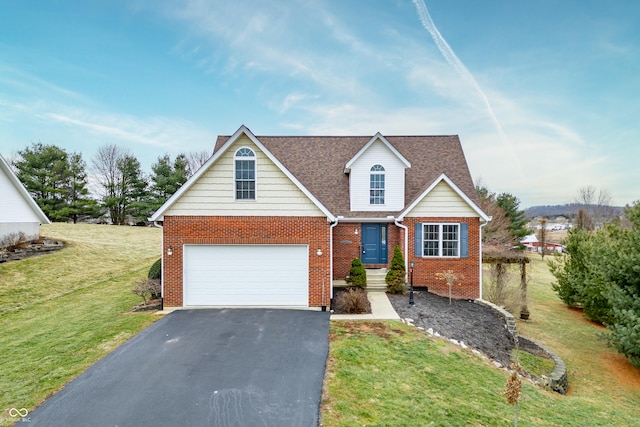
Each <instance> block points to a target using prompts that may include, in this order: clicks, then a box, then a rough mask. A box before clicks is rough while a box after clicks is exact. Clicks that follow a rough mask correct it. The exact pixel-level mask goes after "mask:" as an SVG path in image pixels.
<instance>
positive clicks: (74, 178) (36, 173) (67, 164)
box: [14, 142, 97, 222]
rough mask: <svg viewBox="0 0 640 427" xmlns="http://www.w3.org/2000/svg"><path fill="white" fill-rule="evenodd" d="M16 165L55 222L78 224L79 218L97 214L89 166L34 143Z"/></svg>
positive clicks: (29, 187) (22, 178)
mask: <svg viewBox="0 0 640 427" xmlns="http://www.w3.org/2000/svg"><path fill="white" fill-rule="evenodd" d="M18 154H19V156H20V157H19V159H18V160H16V161H15V162H14V166H15V167H16V169H17V176H18V179H20V181H22V183H23V184H24V186H25V188H26V189H27V190H28V191H29V193H31V195H32V197H33V198H34V200H35V201H36V203H38V205H39V206H40V208H41V209H42V211H43V212H44V213H45V214H46V215H47V216H48V217H49V219H51V220H53V221H66V220H68V219H70V218H71V219H73V220H74V222H75V221H77V218H78V215H91V216H95V215H97V212H96V209H95V206H96V205H95V201H93V200H91V199H90V198H89V196H88V194H89V190H88V188H87V173H86V165H85V163H84V161H83V160H82V156H81V155H80V154H77V153H73V154H72V155H71V156H70V155H69V154H68V153H67V152H66V151H65V150H63V149H61V148H60V147H57V146H55V145H44V144H42V143H40V142H38V143H34V144H32V146H31V147H28V148H26V149H24V150H22V151H20V152H18Z"/></svg>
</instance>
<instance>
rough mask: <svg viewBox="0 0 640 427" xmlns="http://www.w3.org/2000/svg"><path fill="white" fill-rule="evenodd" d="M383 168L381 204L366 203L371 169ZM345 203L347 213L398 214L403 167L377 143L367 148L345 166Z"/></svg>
mask: <svg viewBox="0 0 640 427" xmlns="http://www.w3.org/2000/svg"><path fill="white" fill-rule="evenodd" d="M374 165H380V166H382V167H383V168H384V174H383V175H384V204H371V203H370V199H369V190H370V176H371V168H372V167H373V166H374ZM349 166H350V170H351V172H350V174H349V195H350V197H349V199H350V209H351V211H390V212H393V211H399V210H401V209H402V208H403V207H404V180H405V173H404V171H405V167H406V164H405V163H404V162H403V161H402V160H401V159H400V158H398V156H397V155H396V154H395V153H394V152H392V151H391V150H390V149H389V147H388V146H387V145H386V144H384V143H383V142H382V141H381V140H379V139H378V140H376V141H374V142H373V143H372V144H370V145H368V146H367V149H366V151H364V152H362V153H359V156H358V157H357V158H356V159H354V160H353V162H349Z"/></svg>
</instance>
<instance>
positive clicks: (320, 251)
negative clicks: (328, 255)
mask: <svg viewBox="0 0 640 427" xmlns="http://www.w3.org/2000/svg"><path fill="white" fill-rule="evenodd" d="M316 255H318V256H321V255H322V248H318V250H317V251H316Z"/></svg>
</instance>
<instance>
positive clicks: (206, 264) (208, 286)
mask: <svg viewBox="0 0 640 427" xmlns="http://www.w3.org/2000/svg"><path fill="white" fill-rule="evenodd" d="M283 260H286V262H283ZM183 292H184V305H185V306H225V307H232V306H297V307H307V306H308V305H309V303H308V300H309V248H308V246H306V245H185V246H184V289H183Z"/></svg>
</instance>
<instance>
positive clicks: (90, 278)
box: [0, 224, 161, 425]
mask: <svg viewBox="0 0 640 427" xmlns="http://www.w3.org/2000/svg"><path fill="white" fill-rule="evenodd" d="M41 233H42V235H44V236H47V237H51V238H55V239H62V240H65V241H66V242H67V246H66V247H65V248H64V249H63V250H61V251H58V252H56V253H53V254H49V255H43V256H39V257H35V258H29V259H25V260H21V261H13V262H9V263H4V264H0V331H1V332H0V348H1V349H2V351H1V352H0V383H1V384H2V388H1V389H0V392H1V394H0V410H1V411H2V412H0V425H8V424H10V423H11V422H13V421H15V419H14V418H11V417H10V416H9V410H10V409H11V408H23V407H24V408H27V409H29V410H31V409H33V408H34V407H35V406H37V405H38V404H40V403H41V402H42V401H43V400H44V399H45V398H46V397H48V396H50V395H51V394H52V393H54V392H56V391H57V390H59V389H60V388H61V387H62V386H64V384H66V383H67V382H69V381H70V380H72V379H73V378H74V377H76V376H77V375H79V374H80V373H82V372H83V371H84V370H86V368H88V367H89V366H91V365H92V364H94V363H95V362H96V361H98V360H99V359H100V358H102V357H104V356H105V355H106V354H107V353H109V352H110V351H112V350H113V349H115V348H116V347H117V346H118V345H120V344H122V343H123V342H124V341H126V340H127V339H129V338H130V337H131V336H133V335H134V334H136V333H137V332H139V331H140V330H142V329H143V328H145V327H146V326H148V325H149V324H151V323H152V322H153V321H155V320H156V319H157V318H158V317H157V316H156V315H154V314H152V313H148V312H147V313H143V312H142V313H132V312H131V309H132V308H133V307H134V306H135V305H137V304H139V303H141V302H142V300H141V299H140V297H138V296H136V295H134V294H133V293H132V292H131V288H132V287H133V285H134V282H135V281H136V280H137V279H141V278H144V277H146V274H147V272H148V270H149V267H150V266H151V264H152V263H153V262H154V261H155V260H156V259H157V258H158V257H159V256H160V239H161V232H160V230H159V229H154V228H143V227H115V226H105V225H86V224H76V225H73V224H52V225H49V226H43V227H42V230H41Z"/></svg>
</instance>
